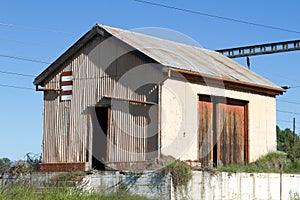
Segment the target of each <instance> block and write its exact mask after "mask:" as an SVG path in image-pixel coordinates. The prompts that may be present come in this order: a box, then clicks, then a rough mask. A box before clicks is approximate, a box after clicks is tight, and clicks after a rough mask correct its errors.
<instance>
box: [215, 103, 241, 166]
mask: <svg viewBox="0 0 300 200" xmlns="http://www.w3.org/2000/svg"><path fill="white" fill-rule="evenodd" d="M236 103H237V104H234V103H233V104H228V103H227V104H224V103H218V104H217V121H218V122H219V123H218V124H217V126H218V130H220V137H219V140H218V144H219V145H218V152H219V156H218V160H220V161H221V162H222V163H223V165H229V164H232V163H246V162H247V161H246V160H245V157H246V155H245V154H247V151H246V144H245V137H246V136H247V135H246V134H245V123H246V122H245V106H244V105H239V102H236Z"/></svg>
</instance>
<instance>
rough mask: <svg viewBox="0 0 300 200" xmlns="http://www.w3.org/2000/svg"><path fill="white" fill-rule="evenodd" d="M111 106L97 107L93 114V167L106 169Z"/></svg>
mask: <svg viewBox="0 0 300 200" xmlns="http://www.w3.org/2000/svg"><path fill="white" fill-rule="evenodd" d="M109 115H110V109H109V107H95V115H93V119H92V122H93V138H92V168H94V169H97V170H105V163H106V162H107V158H108V154H107V152H108V148H107V147H108V145H107V141H108V136H109V133H108V132H109V131H108V130H109Z"/></svg>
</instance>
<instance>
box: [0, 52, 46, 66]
mask: <svg viewBox="0 0 300 200" xmlns="http://www.w3.org/2000/svg"><path fill="white" fill-rule="evenodd" d="M0 57H5V58H12V59H16V60H25V61H30V62H36V63H43V64H50V62H49V61H46V60H44V59H37V58H29V57H20V56H13V55H7V54H0Z"/></svg>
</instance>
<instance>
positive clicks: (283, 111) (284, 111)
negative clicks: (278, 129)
mask: <svg viewBox="0 0 300 200" xmlns="http://www.w3.org/2000/svg"><path fill="white" fill-rule="evenodd" d="M277 112H282V113H289V114H295V115H300V113H298V112H291V111H286V110H277Z"/></svg>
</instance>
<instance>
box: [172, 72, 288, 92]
mask: <svg viewBox="0 0 300 200" xmlns="http://www.w3.org/2000/svg"><path fill="white" fill-rule="evenodd" d="M170 70H171V71H174V72H177V73H181V74H187V75H193V76H197V77H202V78H207V79H210V80H217V81H223V82H224V83H228V84H235V85H242V86H248V87H252V88H259V89H263V90H266V91H265V93H266V94H268V95H270V93H269V92H271V93H272V94H274V96H275V95H280V94H283V93H284V92H286V90H285V89H283V88H279V87H278V88H275V87H269V86H264V85H259V84H253V83H248V82H243V81H239V80H232V79H226V78H221V77H215V76H211V75H207V74H201V73H199V72H193V71H188V70H183V69H177V68H172V67H171V68H170ZM260 92H261V91H260Z"/></svg>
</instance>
